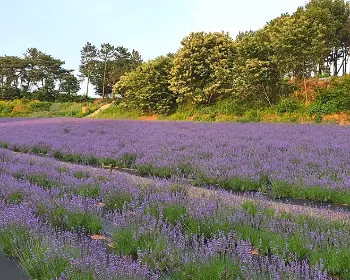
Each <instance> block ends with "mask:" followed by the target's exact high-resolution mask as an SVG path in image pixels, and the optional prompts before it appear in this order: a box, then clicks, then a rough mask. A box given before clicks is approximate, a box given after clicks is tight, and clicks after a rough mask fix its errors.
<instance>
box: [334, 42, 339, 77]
mask: <svg viewBox="0 0 350 280" xmlns="http://www.w3.org/2000/svg"><path fill="white" fill-rule="evenodd" d="M333 63H334V74H333V76H337V75H338V50H337V49H336V50H335V51H334V57H333Z"/></svg>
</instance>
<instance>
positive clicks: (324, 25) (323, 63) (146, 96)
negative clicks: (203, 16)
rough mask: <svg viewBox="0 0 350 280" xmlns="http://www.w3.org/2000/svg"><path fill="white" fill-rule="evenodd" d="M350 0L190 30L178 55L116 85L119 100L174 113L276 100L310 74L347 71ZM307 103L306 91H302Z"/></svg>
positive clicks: (322, 0) (315, 1)
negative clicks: (236, 29) (256, 23)
mask: <svg viewBox="0 0 350 280" xmlns="http://www.w3.org/2000/svg"><path fill="white" fill-rule="evenodd" d="M349 47H350V5H349V3H348V2H344V1H341V0H333V1H332V0H312V1H310V3H308V4H307V5H306V6H305V7H300V8H299V9H298V10H297V11H296V12H295V13H293V14H292V15H289V14H282V15H281V16H280V17H278V18H276V19H274V20H272V21H270V22H269V23H267V24H266V25H265V26H264V27H263V28H261V29H259V30H257V31H249V32H244V33H240V34H239V35H238V36H237V37H236V39H232V38H231V37H230V36H229V34H227V33H223V32H222V33H215V32H214V33H204V32H196V33H191V34H190V35H189V36H188V37H186V38H184V39H183V40H182V42H181V48H180V49H179V50H178V51H177V52H176V53H175V54H173V55H168V56H165V57H164V56H163V57H158V58H156V59H154V60H151V61H148V62H146V63H143V64H142V65H140V66H139V67H138V68H137V69H136V70H135V71H132V72H129V73H127V74H126V75H124V76H123V77H121V79H120V81H119V82H117V83H116V85H115V86H114V91H113V92H114V94H116V95H117V94H118V96H119V97H120V96H121V98H120V103H121V106H124V107H126V108H131V109H137V110H140V111H142V112H145V113H156V114H157V113H158V114H159V113H171V112H172V111H175V110H177V109H178V107H187V108H190V107H198V106H203V105H205V106H207V105H210V104H214V103H216V102H218V101H220V100H222V99H230V100H231V101H232V100H235V101H237V103H240V104H242V106H246V104H249V105H250V107H251V108H262V107H271V106H274V105H275V104H277V103H279V102H280V100H281V99H283V98H286V97H288V96H290V94H291V93H292V92H294V91H295V90H296V89H297V88H299V90H302V89H303V87H304V86H305V88H306V80H307V79H309V78H311V77H319V78H321V77H322V78H324V77H328V76H331V75H333V76H337V75H344V74H346V73H347V72H348V58H349ZM304 101H305V103H308V102H309V100H308V96H307V95H306V96H305V100H304Z"/></svg>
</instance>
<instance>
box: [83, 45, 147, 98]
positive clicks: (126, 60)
mask: <svg viewBox="0 0 350 280" xmlns="http://www.w3.org/2000/svg"><path fill="white" fill-rule="evenodd" d="M141 63H142V59H141V55H140V54H139V53H138V52H137V51H136V50H133V51H132V52H131V53H130V52H129V51H128V49H127V48H124V47H122V46H118V47H114V46H112V45H111V44H109V43H105V44H102V45H101V47H100V49H97V48H96V47H95V46H93V45H91V44H90V43H87V44H86V45H85V46H84V48H83V49H82V51H81V63H80V72H81V76H82V77H89V81H90V82H91V84H92V85H94V87H95V91H96V93H97V94H99V95H101V96H102V97H103V98H104V97H106V96H109V95H111V93H112V87H113V85H115V84H116V83H117V82H118V81H119V79H120V77H121V76H123V75H124V74H125V73H126V72H129V71H132V70H134V69H136V67H137V66H138V65H140V64H141Z"/></svg>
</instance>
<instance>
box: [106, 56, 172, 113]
mask: <svg viewBox="0 0 350 280" xmlns="http://www.w3.org/2000/svg"><path fill="white" fill-rule="evenodd" d="M172 60H173V59H172V57H171V56H160V57H158V58H156V59H154V60H150V61H148V62H146V63H143V64H142V65H140V66H139V67H137V68H136V70H134V71H132V72H129V73H127V74H126V75H125V76H122V77H121V79H120V80H119V82H118V83H117V84H116V85H115V86H114V88H113V93H114V94H119V95H121V96H122V98H121V105H122V106H124V107H125V108H131V109H137V110H140V111H142V112H143V113H147V114H154V113H155V114H167V113H170V112H172V111H173V110H174V109H175V108H176V97H175V96H174V94H173V93H172V92H171V91H170V90H169V85H170V84H169V80H170V70H171V68H172Z"/></svg>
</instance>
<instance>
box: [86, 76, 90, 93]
mask: <svg viewBox="0 0 350 280" xmlns="http://www.w3.org/2000/svg"><path fill="white" fill-rule="evenodd" d="M89 84H90V73H89V74H88V77H87V85H86V97H88V96H89Z"/></svg>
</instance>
